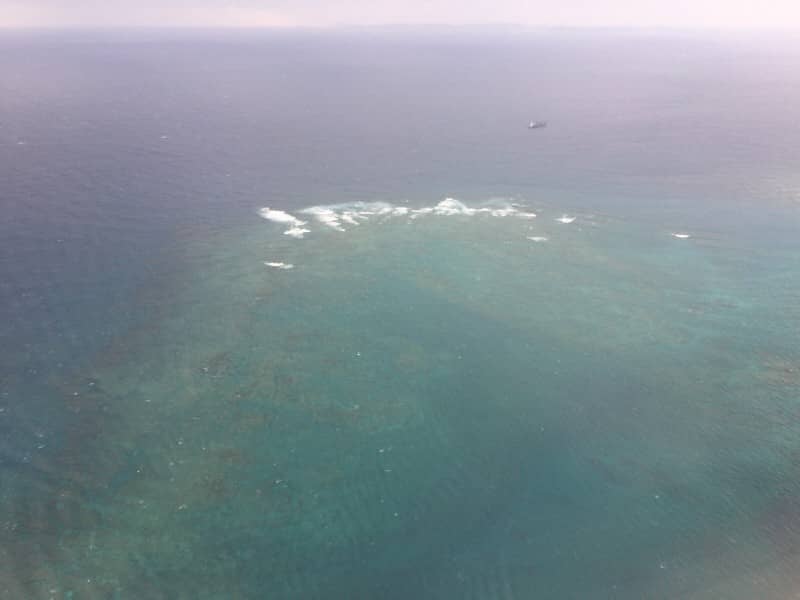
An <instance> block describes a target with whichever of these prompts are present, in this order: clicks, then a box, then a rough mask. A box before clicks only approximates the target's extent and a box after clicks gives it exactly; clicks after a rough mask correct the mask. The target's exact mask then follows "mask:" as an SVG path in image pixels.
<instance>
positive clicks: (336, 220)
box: [260, 198, 536, 238]
mask: <svg viewBox="0 0 800 600" xmlns="http://www.w3.org/2000/svg"><path fill="white" fill-rule="evenodd" d="M299 212H300V213H301V214H303V215H308V216H309V217H310V220H313V221H314V222H316V223H318V224H320V225H323V226H324V227H327V228H330V229H334V230H336V231H346V230H347V229H348V228H350V227H356V226H358V225H361V224H362V223H366V222H368V221H370V220H374V219H376V218H377V219H379V222H381V223H383V222H386V221H387V220H389V219H393V218H396V217H406V218H407V219H408V220H409V221H411V220H414V219H417V218H419V217H423V216H429V215H435V216H442V217H452V216H465V217H473V216H476V215H485V216H490V217H514V218H520V219H533V218H535V217H536V213H534V212H531V211H529V210H527V209H526V208H525V207H523V206H521V205H519V204H514V203H511V202H510V201H508V200H507V199H493V200H491V201H489V202H487V203H486V204H484V205H482V206H479V207H473V206H468V205H467V204H465V203H464V202H462V201H461V200H457V199H455V198H445V199H444V200H442V201H441V202H439V203H437V204H435V205H434V206H422V207H419V208H409V207H408V206H397V205H395V204H390V203H388V202H347V203H342V204H328V205H318V206H310V207H308V208H304V209H302V210H301V211H299ZM260 214H261V216H262V217H263V218H265V219H267V220H269V221H273V222H275V223H283V224H286V225H288V226H289V229H288V230H286V231H284V234H285V235H289V236H292V237H296V238H302V237H303V236H304V235H305V234H306V233H310V229H307V228H305V227H304V226H305V225H307V224H308V223H307V222H306V221H303V220H301V219H299V218H298V217H295V216H294V215H292V214H289V213H287V212H285V211H282V210H276V209H272V208H262V209H261V211H260Z"/></svg>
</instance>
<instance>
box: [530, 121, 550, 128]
mask: <svg viewBox="0 0 800 600" xmlns="http://www.w3.org/2000/svg"><path fill="white" fill-rule="evenodd" d="M545 127H547V121H531V122H530V123H528V129H544V128H545Z"/></svg>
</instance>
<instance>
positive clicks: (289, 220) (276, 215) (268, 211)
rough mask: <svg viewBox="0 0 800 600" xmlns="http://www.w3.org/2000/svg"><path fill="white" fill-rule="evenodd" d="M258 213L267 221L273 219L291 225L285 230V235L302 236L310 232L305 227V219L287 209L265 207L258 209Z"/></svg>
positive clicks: (274, 221)
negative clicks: (291, 213) (288, 211)
mask: <svg viewBox="0 0 800 600" xmlns="http://www.w3.org/2000/svg"><path fill="white" fill-rule="evenodd" d="M258 214H260V215H261V217H262V218H263V219H266V220H267V221H272V222H273V223H282V224H284V225H289V229H287V230H286V231H284V232H283V234H284V235H288V236H291V237H294V238H302V237H303V236H304V235H305V234H307V233H309V231H310V230H309V229H304V228H303V225H305V224H306V222H305V221H301V220H300V219H298V218H297V217H295V216H294V215H290V214H289V213H287V212H286V211H283V210H275V209H273V208H269V207H265V208H262V209H261V210H260V211H258Z"/></svg>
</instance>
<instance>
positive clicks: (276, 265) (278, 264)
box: [264, 262, 294, 271]
mask: <svg viewBox="0 0 800 600" xmlns="http://www.w3.org/2000/svg"><path fill="white" fill-rule="evenodd" d="M264 264H265V265H266V266H268V267H273V268H275V269H283V270H284V271H288V270H289V269H294V265H293V264H292V263H285V262H264Z"/></svg>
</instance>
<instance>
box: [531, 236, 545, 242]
mask: <svg viewBox="0 0 800 600" xmlns="http://www.w3.org/2000/svg"><path fill="white" fill-rule="evenodd" d="M527 239H529V240H530V241H532V242H546V241H547V239H548V238H546V237H545V236H543V235H529V236H528V237H527Z"/></svg>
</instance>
